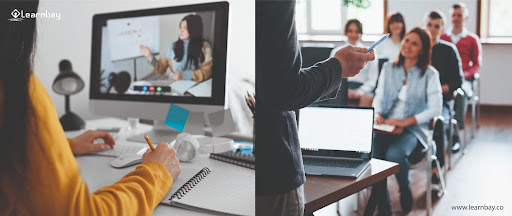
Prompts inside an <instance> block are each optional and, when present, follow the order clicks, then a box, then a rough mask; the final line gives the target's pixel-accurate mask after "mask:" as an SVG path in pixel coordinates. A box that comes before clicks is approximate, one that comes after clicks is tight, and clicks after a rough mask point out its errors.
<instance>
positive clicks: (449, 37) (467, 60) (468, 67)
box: [441, 3, 482, 96]
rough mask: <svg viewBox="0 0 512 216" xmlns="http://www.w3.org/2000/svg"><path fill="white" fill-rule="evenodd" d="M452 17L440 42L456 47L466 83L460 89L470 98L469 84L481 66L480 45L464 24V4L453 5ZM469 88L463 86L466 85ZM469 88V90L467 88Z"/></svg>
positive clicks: (465, 8) (477, 38) (465, 14)
mask: <svg viewBox="0 0 512 216" xmlns="http://www.w3.org/2000/svg"><path fill="white" fill-rule="evenodd" d="M450 12H451V15H452V26H451V27H450V28H448V29H447V31H446V33H445V34H443V35H442V36H441V39H442V40H445V41H448V42H452V43H454V44H455V46H457V50H458V51H459V55H460V58H461V61H462V70H463V71H464V78H465V79H466V81H469V82H465V83H463V85H462V88H463V90H464V91H466V93H467V94H468V95H469V96H471V95H472V91H471V89H472V88H471V86H472V85H471V83H472V81H473V80H474V75H475V73H476V72H478V71H479V70H480V67H481V65H482V44H481V43H480V38H479V37H478V35H476V34H473V33H471V32H469V31H468V30H467V29H466V27H464V24H465V23H466V21H467V20H468V19H469V16H468V13H469V12H468V8H467V7H466V5H465V4H464V3H459V4H454V5H453V6H452V9H451V10H450ZM468 84H469V86H467V87H466V86H465V85H468ZM468 87H469V88H468Z"/></svg>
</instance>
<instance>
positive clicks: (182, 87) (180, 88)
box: [171, 80, 197, 95]
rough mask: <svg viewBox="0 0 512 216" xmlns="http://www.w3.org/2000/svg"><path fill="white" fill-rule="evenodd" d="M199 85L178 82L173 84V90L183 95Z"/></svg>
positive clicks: (193, 82) (184, 81) (188, 81)
mask: <svg viewBox="0 0 512 216" xmlns="http://www.w3.org/2000/svg"><path fill="white" fill-rule="evenodd" d="M195 84H197V82H195V81H192V80H177V81H176V82H173V83H172V84H171V88H172V90H173V91H175V92H178V93H179V94H181V95H183V94H184V93H185V92H186V91H187V90H188V89H190V88H191V87H192V86H194V85H195Z"/></svg>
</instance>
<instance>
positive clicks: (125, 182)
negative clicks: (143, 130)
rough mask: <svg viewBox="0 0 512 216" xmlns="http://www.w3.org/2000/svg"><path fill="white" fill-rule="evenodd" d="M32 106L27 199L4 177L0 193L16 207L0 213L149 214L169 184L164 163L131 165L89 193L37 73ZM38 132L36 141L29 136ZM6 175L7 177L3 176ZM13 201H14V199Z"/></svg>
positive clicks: (153, 162)
mask: <svg viewBox="0 0 512 216" xmlns="http://www.w3.org/2000/svg"><path fill="white" fill-rule="evenodd" d="M29 92H30V97H31V99H32V103H33V107H34V109H35V118H36V119H33V120H32V122H34V121H35V122H37V124H36V125H37V129H36V131H29V132H28V133H27V136H28V142H29V143H28V149H29V153H28V155H29V158H30V166H31V169H30V170H31V171H30V173H26V176H27V185H26V186H27V187H26V188H28V189H27V191H29V192H27V193H26V194H25V196H26V197H28V200H25V201H23V202H20V200H19V199H17V198H20V197H21V196H20V192H18V191H13V190H14V189H12V187H11V184H12V182H10V181H9V180H6V181H2V182H1V183H2V184H1V185H0V186H1V188H0V189H1V190H0V191H2V193H3V194H2V197H7V199H9V203H14V202H15V204H14V206H11V208H10V209H9V210H8V211H10V212H3V213H2V212H0V215H9V214H13V211H15V212H17V213H16V214H20V213H21V214H27V215H52V216H53V215H150V214H151V213H152V212H153V210H154V208H155V207H156V206H157V205H158V203H159V202H160V201H161V200H162V199H163V198H164V196H165V194H166V193H167V191H168V190H169V188H170V187H171V185H172V184H173V179H172V177H171V175H170V174H169V172H168V171H167V170H166V169H165V167H164V166H163V165H162V164H160V163H157V162H155V161H149V162H147V163H144V164H142V165H139V166H137V167H136V168H135V170H134V171H132V172H130V173H128V174H127V175H126V176H124V177H123V178H121V179H120V180H119V181H118V182H116V183H114V184H112V185H110V186H108V187H105V188H102V189H100V190H98V191H95V192H94V193H92V194H91V192H90V191H89V190H88V189H87V185H86V183H85V182H84V180H83V179H82V176H81V175H80V171H79V167H78V165H77V163H76V161H75V158H74V157H73V153H72V152H71V148H70V145H69V143H68V140H66V136H65V134H64V131H63V130H62V127H61V125H60V122H59V119H58V117H57V112H56V110H55V107H54V106H53V103H52V101H51V99H50V97H49V96H48V93H47V92H46V90H45V89H44V87H43V85H42V84H41V82H40V81H39V79H38V78H36V77H35V75H32V78H31V80H30V83H29ZM36 134H37V137H38V140H35V139H34V138H32V137H35V136H34V135H36ZM4 180H5V179H4ZM15 200H17V201H15Z"/></svg>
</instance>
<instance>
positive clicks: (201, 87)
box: [187, 78, 212, 97]
mask: <svg viewBox="0 0 512 216" xmlns="http://www.w3.org/2000/svg"><path fill="white" fill-rule="evenodd" d="M187 91H188V93H190V94H192V95H194V96H196V97H211V96H212V79H211V78H210V79H207V80H206V81H203V82H202V83H199V84H197V85H196V86H194V87H192V88H190V89H188V90H187Z"/></svg>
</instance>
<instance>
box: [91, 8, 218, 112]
mask: <svg viewBox="0 0 512 216" xmlns="http://www.w3.org/2000/svg"><path fill="white" fill-rule="evenodd" d="M227 19H228V3H227V2H216V3H208V4H198V5H185V6H177V7H168V8H156V9H146V10H139V11H127V12H117V13H109V14H98V15H95V16H94V18H93V43H92V61H91V62H92V64H91V85H90V87H91V91H90V97H91V98H92V99H108V100H125V101H152V102H167V103H168V102H173V103H185V104H208V105H222V104H224V100H225V91H226V87H225V85H226V50H227V49H226V48H227Z"/></svg>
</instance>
